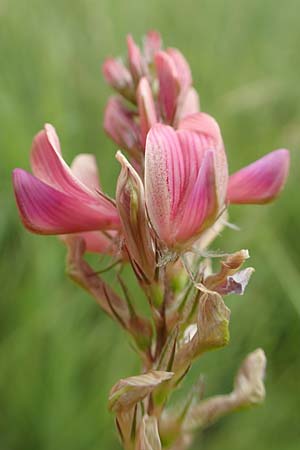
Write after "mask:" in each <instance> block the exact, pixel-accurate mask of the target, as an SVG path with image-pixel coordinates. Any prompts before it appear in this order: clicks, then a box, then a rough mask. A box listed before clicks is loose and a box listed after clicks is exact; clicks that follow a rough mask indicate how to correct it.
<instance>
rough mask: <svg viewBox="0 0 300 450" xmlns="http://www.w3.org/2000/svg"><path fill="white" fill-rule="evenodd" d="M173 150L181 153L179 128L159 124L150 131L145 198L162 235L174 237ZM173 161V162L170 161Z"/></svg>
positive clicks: (152, 219) (161, 237) (153, 223)
mask: <svg viewBox="0 0 300 450" xmlns="http://www.w3.org/2000/svg"><path fill="white" fill-rule="evenodd" d="M172 153H175V154H178V155H180V144H179V141H178V138H177V135H176V132H175V130H173V129H172V128H171V127H168V126H165V125H161V124H156V125H154V127H152V128H151V130H150V131H149V133H148V136H147V140H146V151H145V198H146V205H147V209H148V213H149V216H150V220H151V223H152V225H153V227H154V229H155V231H156V232H157V234H158V236H159V237H160V239H161V240H162V241H164V242H166V243H167V242H168V241H169V240H170V239H171V223H170V218H171V211H172V203H173V198H174V196H175V195H176V194H175V190H176V189H177V186H176V185H175V179H176V178H174V174H172V173H171V172H172V170H173V169H174V167H173V165H172V160H173V158H172ZM170 162H171V164H170Z"/></svg>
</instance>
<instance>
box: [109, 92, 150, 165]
mask: <svg viewBox="0 0 300 450" xmlns="http://www.w3.org/2000/svg"><path fill="white" fill-rule="evenodd" d="M104 130H105V131H106V133H107V134H108V135H109V137H110V138H111V139H112V140H113V141H114V142H115V143H116V144H117V145H118V146H119V147H121V148H122V149H124V150H127V151H128V152H130V154H131V155H132V156H135V155H137V154H139V153H140V152H141V141H140V130H139V127H138V125H137V124H136V122H135V121H134V116H133V113H132V112H131V111H130V110H128V109H127V108H126V107H125V106H124V105H123V103H122V101H121V100H120V99H119V98H118V97H111V98H110V100H109V101H108V103H107V106H106V109H105V114H104Z"/></svg>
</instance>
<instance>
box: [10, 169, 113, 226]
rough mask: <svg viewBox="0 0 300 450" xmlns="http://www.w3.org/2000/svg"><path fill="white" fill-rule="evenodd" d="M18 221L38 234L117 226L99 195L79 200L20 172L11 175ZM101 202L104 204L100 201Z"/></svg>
mask: <svg viewBox="0 0 300 450" xmlns="http://www.w3.org/2000/svg"><path fill="white" fill-rule="evenodd" d="M13 185H14V190H15V196H16V201H17V205H18V208H19V212H20V216H21V219H22V221H23V223H24V225H25V227H26V228H28V229H29V230H30V231H32V232H34V233H39V234H66V233H77V232H81V231H92V230H100V229H108V228H110V229H113V228H118V227H119V218H118V216H117V213H116V210H115V208H114V206H113V205H112V204H110V203H109V202H108V200H106V199H104V198H102V197H100V196H99V201H98V202H97V201H96V200H94V199H93V198H91V199H88V198H85V199H84V200H82V199H81V198H78V197H76V196H74V195H70V194H69V193H66V192H62V191H61V190H58V189H55V188H54V187H52V186H50V185H48V184H46V183H44V182H43V181H41V180H39V179H38V178H36V177H34V176H33V175H31V174H29V173H28V172H26V171H24V170H22V169H15V170H14V172H13ZM104 200H105V201H104Z"/></svg>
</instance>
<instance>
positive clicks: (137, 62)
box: [127, 34, 147, 84]
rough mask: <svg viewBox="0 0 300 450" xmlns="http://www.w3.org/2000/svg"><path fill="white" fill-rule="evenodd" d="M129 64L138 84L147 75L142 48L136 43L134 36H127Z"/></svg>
mask: <svg viewBox="0 0 300 450" xmlns="http://www.w3.org/2000/svg"><path fill="white" fill-rule="evenodd" d="M127 49H128V63H129V68H130V72H131V75H132V78H133V80H134V83H135V84H137V83H138V82H139V80H140V78H141V77H143V76H144V75H146V73H147V70H146V64H145V61H144V58H143V56H142V54H141V50H140V48H139V47H138V46H137V45H136V43H135V42H134V40H133V38H132V36H131V35H130V34H129V35H128V36H127Z"/></svg>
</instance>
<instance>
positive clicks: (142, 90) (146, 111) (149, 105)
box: [137, 77, 157, 147]
mask: <svg viewBox="0 0 300 450" xmlns="http://www.w3.org/2000/svg"><path fill="white" fill-rule="evenodd" d="M137 101H138V109H139V116H140V127H141V139H142V146H143V147H145V143H146V136H147V133H148V131H149V130H150V128H151V127H152V125H154V124H155V123H156V122H157V116H156V110H155V104H154V100H153V96H152V91H151V87H150V84H149V81H148V80H147V78H146V77H143V78H141V80H140V82H139V85H138V89H137Z"/></svg>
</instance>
